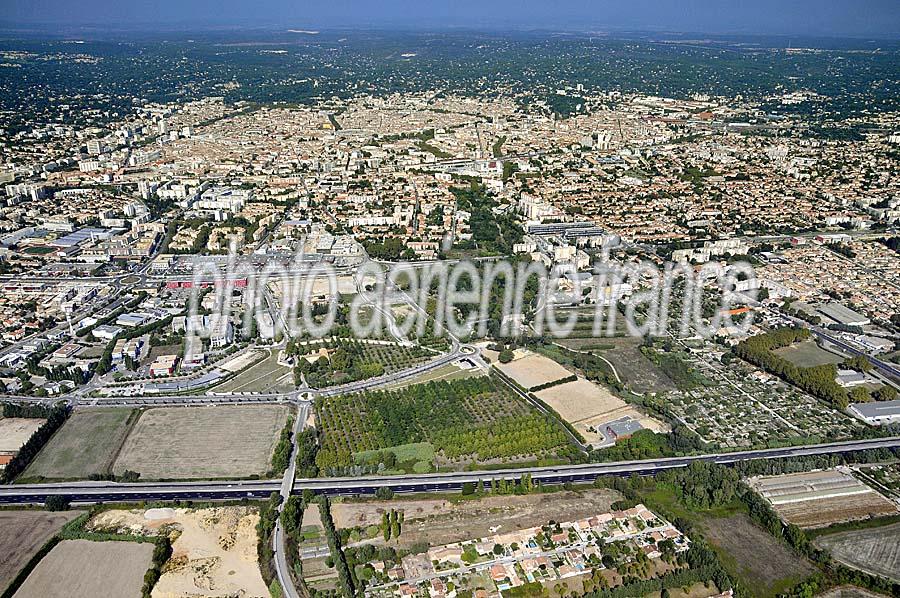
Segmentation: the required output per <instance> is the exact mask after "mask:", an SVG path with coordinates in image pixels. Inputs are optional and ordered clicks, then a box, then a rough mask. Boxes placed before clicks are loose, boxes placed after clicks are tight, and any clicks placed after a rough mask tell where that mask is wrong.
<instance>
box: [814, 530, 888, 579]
mask: <svg viewBox="0 0 900 598" xmlns="http://www.w3.org/2000/svg"><path fill="white" fill-rule="evenodd" d="M814 543H815V544H816V546H819V547H820V548H824V549H826V550H828V551H829V552H831V555H832V556H833V557H834V558H835V559H836V560H838V561H840V562H842V563H844V564H845V565H847V566H849V567H854V568H856V569H859V570H861V571H865V572H867V573H873V574H875V575H881V576H882V577H887V578H889V579H893V580H894V581H896V582H898V583H900V523H894V524H892V525H886V526H884V527H877V528H871V529H863V530H855V531H849V532H840V533H837V534H829V535H827V536H821V537H819V538H816V540H815V542H814Z"/></svg>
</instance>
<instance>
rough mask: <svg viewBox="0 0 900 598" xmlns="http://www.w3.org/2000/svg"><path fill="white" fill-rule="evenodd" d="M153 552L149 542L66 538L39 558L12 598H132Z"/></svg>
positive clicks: (137, 591)
mask: <svg viewBox="0 0 900 598" xmlns="http://www.w3.org/2000/svg"><path fill="white" fill-rule="evenodd" d="M152 554H153V545H152V544H148V543H137V542H91V541H90V540H65V541H63V542H60V543H59V544H57V545H56V546H55V547H54V548H53V550H51V551H50V553H49V554H48V555H47V556H45V557H44V558H43V559H41V562H40V563H38V566H37V567H35V569H34V571H32V572H31V575H29V576H28V579H26V580H25V583H23V584H22V587H20V588H19V590H18V591H17V592H16V593H15V598H47V597H48V596H67V597H69V598H81V597H83V598H94V597H96V596H104V597H105V598H120V597H121V598H134V596H139V595H140V593H141V585H143V581H144V573H146V572H147V569H148V568H149V567H150V557H151V555H152Z"/></svg>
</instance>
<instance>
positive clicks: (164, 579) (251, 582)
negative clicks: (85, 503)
mask: <svg viewBox="0 0 900 598" xmlns="http://www.w3.org/2000/svg"><path fill="white" fill-rule="evenodd" d="M258 521H259V513H258V511H257V510H256V508H254V507H214V508H209V509H199V510H190V509H168V508H165V509H148V510H146V511H145V510H142V509H135V510H111V511H104V512H102V513H100V514H98V515H97V516H96V517H94V519H93V520H91V522H90V523H89V524H88V527H89V528H90V529H101V530H109V529H114V530H116V531H118V532H120V533H130V534H136V535H149V536H153V535H157V534H159V533H173V534H174V535H177V537H176V539H175V541H174V542H173V544H172V557H171V558H170V559H169V561H168V562H167V563H166V565H165V566H164V567H163V573H162V576H161V577H160V578H159V581H158V582H157V584H156V586H155V587H154V588H153V597H154V598H176V597H183V596H210V597H216V598H225V597H231V596H268V595H269V591H268V589H267V588H266V586H265V583H264V582H263V579H262V575H261V574H260V572H259V564H258V562H257V557H256V541H257V536H256V524H257V522H258Z"/></svg>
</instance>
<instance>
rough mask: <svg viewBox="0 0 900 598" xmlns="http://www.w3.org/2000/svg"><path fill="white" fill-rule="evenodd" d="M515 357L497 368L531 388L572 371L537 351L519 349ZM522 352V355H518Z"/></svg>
mask: <svg viewBox="0 0 900 598" xmlns="http://www.w3.org/2000/svg"><path fill="white" fill-rule="evenodd" d="M516 353H517V356H516V358H515V359H513V360H512V361H510V362H509V363H497V366H496V367H497V369H498V370H500V371H501V372H503V373H504V374H506V375H507V376H509V377H510V378H512V379H513V380H515V381H516V383H517V384H518V385H519V386H521V387H522V388H525V389H527V390H530V389H532V388H535V387H537V386H542V385H544V384H549V383H551V382H556V381H557V380H562V379H563V378H568V377H569V376H571V375H572V372H570V371H569V370H567V369H566V368H564V367H563V366H561V365H559V364H558V363H556V362H555V361H553V360H552V359H550V358H549V357H544V356H543V355H539V354H537V353H530V352H528V353H525V352H524V351H523V352H519V351H517V352H516ZM518 354H521V357H520V356H518Z"/></svg>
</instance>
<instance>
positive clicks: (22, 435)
mask: <svg viewBox="0 0 900 598" xmlns="http://www.w3.org/2000/svg"><path fill="white" fill-rule="evenodd" d="M42 425H44V420H42V419H36V418H24V417H0V454H4V453H5V454H15V453H17V452H19V449H20V448H22V445H23V444H25V443H26V442H28V439H29V438H31V435H32V434H34V433H35V432H36V431H37V429H38V428H40V427H41V426H42Z"/></svg>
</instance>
